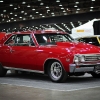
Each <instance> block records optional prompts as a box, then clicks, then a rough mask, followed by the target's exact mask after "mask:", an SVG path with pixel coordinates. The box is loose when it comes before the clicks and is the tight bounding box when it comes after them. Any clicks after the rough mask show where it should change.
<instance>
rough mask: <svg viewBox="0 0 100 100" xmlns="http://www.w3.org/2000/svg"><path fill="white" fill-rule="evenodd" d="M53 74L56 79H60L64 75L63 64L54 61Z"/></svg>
mask: <svg viewBox="0 0 100 100" xmlns="http://www.w3.org/2000/svg"><path fill="white" fill-rule="evenodd" d="M51 75H52V77H53V78H54V79H55V80H58V79H59V78H60V77H61V76H62V66H61V65H60V63H58V62H54V63H52V65H51Z"/></svg>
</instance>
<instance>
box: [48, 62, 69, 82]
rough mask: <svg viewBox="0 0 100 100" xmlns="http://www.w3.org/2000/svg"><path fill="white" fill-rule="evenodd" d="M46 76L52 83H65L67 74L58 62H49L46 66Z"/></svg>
mask: <svg viewBox="0 0 100 100" xmlns="http://www.w3.org/2000/svg"><path fill="white" fill-rule="evenodd" d="M48 75H49V77H50V79H51V80H52V81H53V82H65V81H66V79H67V77H68V74H67V72H66V71H65V70H64V69H63V67H62V65H61V63H60V62H58V61H51V62H50V63H49V66H48Z"/></svg>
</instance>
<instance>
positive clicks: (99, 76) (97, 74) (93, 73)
mask: <svg viewBox="0 0 100 100" xmlns="http://www.w3.org/2000/svg"><path fill="white" fill-rule="evenodd" d="M91 75H92V76H93V77H94V78H100V73H95V72H92V73H91Z"/></svg>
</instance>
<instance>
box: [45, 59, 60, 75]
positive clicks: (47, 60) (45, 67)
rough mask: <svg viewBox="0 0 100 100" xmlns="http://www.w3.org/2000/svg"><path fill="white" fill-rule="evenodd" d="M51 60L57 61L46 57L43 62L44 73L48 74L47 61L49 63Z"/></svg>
mask: <svg viewBox="0 0 100 100" xmlns="http://www.w3.org/2000/svg"><path fill="white" fill-rule="evenodd" d="M51 61H58V60H56V59H48V60H47V61H46V62H45V64H44V73H45V74H48V73H47V69H48V65H49V63H50V62H51Z"/></svg>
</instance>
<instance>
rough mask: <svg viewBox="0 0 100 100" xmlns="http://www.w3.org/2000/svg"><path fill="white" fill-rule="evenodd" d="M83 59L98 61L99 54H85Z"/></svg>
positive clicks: (99, 59)
mask: <svg viewBox="0 0 100 100" xmlns="http://www.w3.org/2000/svg"><path fill="white" fill-rule="evenodd" d="M85 61H86V62H91V61H100V54H95V55H92V54H91V55H85Z"/></svg>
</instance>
